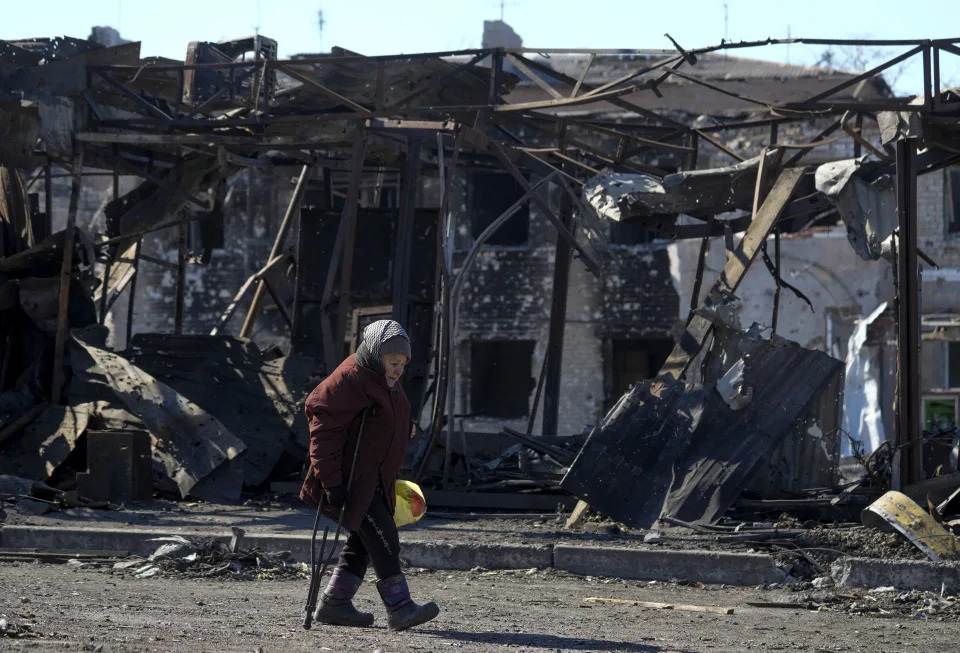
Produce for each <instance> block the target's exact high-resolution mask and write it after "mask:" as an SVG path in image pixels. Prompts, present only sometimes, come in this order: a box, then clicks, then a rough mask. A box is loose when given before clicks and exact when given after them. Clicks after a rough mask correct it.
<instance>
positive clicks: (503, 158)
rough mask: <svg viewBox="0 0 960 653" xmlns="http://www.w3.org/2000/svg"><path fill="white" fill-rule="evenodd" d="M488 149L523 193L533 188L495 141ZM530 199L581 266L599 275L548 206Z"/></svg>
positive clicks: (595, 264)
mask: <svg viewBox="0 0 960 653" xmlns="http://www.w3.org/2000/svg"><path fill="white" fill-rule="evenodd" d="M488 143H489V147H490V148H491V149H492V150H493V153H494V154H495V155H496V157H497V158H498V159H500V162H501V163H502V164H503V166H504V168H506V170H507V172H509V173H510V174H511V175H513V178H514V179H515V180H516V181H517V184H519V185H520V187H521V188H522V189H523V190H524V192H530V191H531V189H532V188H533V187H532V186H531V185H530V182H529V181H527V179H526V177H524V176H523V173H522V172H520V169H519V168H518V167H517V166H516V164H515V163H514V162H513V161H511V160H510V157H509V156H508V155H507V152H506V150H505V149H504V147H503V146H502V145H501V144H500V143H497V142H496V141H488ZM531 198H532V199H533V202H534V204H536V205H537V208H538V209H539V210H540V211H541V212H542V213H543V214H544V215H545V216H546V217H547V219H548V220H550V222H552V223H553V226H554V228H556V230H557V232H558V233H559V235H560V237H561V238H563V239H564V240H566V241H567V242H568V243H569V244H570V246H571V247H573V248H574V249H575V250H576V251H577V253H578V254H579V255H580V257H581V258H582V260H583V264H584V265H586V266H587V269H588V270H590V271H591V272H592V273H593V274H595V275H596V274H599V273H600V265H599V264H598V263H597V262H596V261H595V260H594V258H593V256H592V255H591V254H590V253H589V252H587V251H586V250H585V249H584V248H583V246H581V245H580V243H578V242H577V239H576V238H575V237H574V235H573V234H572V233H570V230H569V229H567V227H566V226H565V225H564V224H563V222H562V221H561V220H560V218H558V217H557V215H556V214H555V213H554V212H553V211H552V210H551V209H550V206H549V205H548V204H547V202H546V200H544V199H543V198H542V197H541V196H540V195H539V194H536V193H534V194H533V195H532V196H531Z"/></svg>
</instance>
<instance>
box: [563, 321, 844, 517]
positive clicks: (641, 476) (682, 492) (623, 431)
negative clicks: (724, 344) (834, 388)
mask: <svg viewBox="0 0 960 653" xmlns="http://www.w3.org/2000/svg"><path fill="white" fill-rule="evenodd" d="M741 351H742V352H743V359H744V363H745V365H744V373H743V377H744V386H745V388H751V389H752V390H751V392H752V399H751V400H750V402H749V403H748V404H747V405H746V406H745V407H744V408H742V409H741V410H734V409H733V408H731V407H730V406H728V405H727V403H726V402H725V401H724V399H723V398H722V397H721V396H720V394H719V393H718V392H717V391H716V389H715V388H714V387H713V386H703V385H699V384H683V383H679V382H677V383H670V384H668V385H664V384H662V383H660V382H657V381H654V382H647V383H645V384H642V385H638V386H636V387H635V388H633V390H631V392H629V393H628V394H627V395H625V396H624V397H623V398H622V399H621V400H620V402H619V403H618V405H617V406H616V407H615V408H614V409H613V410H612V411H611V412H610V414H608V415H607V417H606V418H605V419H604V421H603V422H602V423H601V424H600V426H598V427H597V428H596V429H595V430H594V431H593V433H591V435H590V437H589V438H588V439H587V442H586V443H585V444H584V447H583V449H582V450H581V451H580V454H579V455H578V456H577V459H576V460H575V461H574V464H573V465H572V466H571V468H570V471H569V473H568V474H567V476H566V477H565V478H564V479H563V482H562V485H563V487H564V489H566V490H568V491H569V492H571V493H573V494H575V495H576V496H578V497H580V498H581V499H583V500H584V501H586V502H587V503H588V504H590V505H591V506H592V507H594V508H596V509H598V510H600V511H601V512H603V513H605V514H607V515H609V516H610V517H613V518H614V519H617V520H619V521H621V522H623V523H625V524H627V525H629V526H633V527H635V528H649V527H650V526H652V525H653V524H654V523H655V522H656V521H657V520H658V519H659V518H660V516H661V515H665V516H666V515H669V516H673V517H677V518H680V519H683V520H685V521H691V522H711V521H714V520H716V519H717V518H719V517H720V516H722V515H723V513H724V512H726V510H727V509H728V508H729V507H730V506H731V505H732V504H733V502H734V501H735V500H736V499H737V497H738V496H739V495H740V493H741V492H742V491H743V490H744V488H746V487H747V485H748V484H749V482H750V481H751V479H752V478H753V477H754V475H755V474H756V473H757V471H758V470H760V469H762V468H764V466H765V465H766V464H767V461H768V460H769V458H770V456H771V454H772V453H773V452H774V451H776V450H777V449H778V447H780V446H781V445H782V443H783V442H784V440H785V439H786V438H787V437H788V436H790V435H791V434H793V433H794V432H795V431H796V427H797V425H798V423H801V422H803V421H804V420H803V418H804V416H805V415H806V414H807V412H808V408H809V407H810V406H811V405H812V404H814V403H815V402H817V401H819V398H820V396H821V394H822V393H823V391H824V389H825V388H826V387H827V386H828V385H829V384H830V383H831V382H832V381H834V380H835V379H836V378H837V376H838V375H839V374H840V372H841V370H842V369H843V363H842V362H841V361H839V360H836V359H834V358H831V357H830V356H827V355H826V354H824V353H821V352H817V351H811V350H808V349H804V348H803V347H801V346H800V345H798V344H796V343H794V342H790V341H788V340H785V339H782V338H778V337H774V339H772V340H759V339H749V338H746V337H745V338H744V339H743V340H742V341H741Z"/></svg>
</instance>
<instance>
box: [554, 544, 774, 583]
mask: <svg viewBox="0 0 960 653" xmlns="http://www.w3.org/2000/svg"><path fill="white" fill-rule="evenodd" d="M553 566H554V567H555V568H556V569H562V570H564V571H569V572H572V573H574V574H581V575H590V576H612V577H615V578H630V579H636V580H664V581H669V580H692V581H699V582H702V583H717V584H719V583H722V584H726V585H763V584H767V583H781V582H783V581H784V580H786V579H787V573H786V572H785V571H784V570H782V569H780V568H779V567H778V566H777V563H776V561H775V560H774V559H773V558H772V557H770V556H767V555H761V554H758V553H717V552H713V551H671V550H659V549H658V550H651V549H628V548H623V547H589V546H571V545H562V544H558V545H556V546H555V547H554V548H553Z"/></svg>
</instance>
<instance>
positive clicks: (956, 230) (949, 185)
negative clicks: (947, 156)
mask: <svg viewBox="0 0 960 653" xmlns="http://www.w3.org/2000/svg"><path fill="white" fill-rule="evenodd" d="M944 174H945V175H946V178H945V179H944V182H945V183H944V202H943V205H944V206H943V210H944V219H945V223H946V224H945V227H946V230H947V235H960V168H958V167H954V168H947V170H946V171H945V173H944Z"/></svg>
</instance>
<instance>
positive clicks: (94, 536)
mask: <svg viewBox="0 0 960 653" xmlns="http://www.w3.org/2000/svg"><path fill="white" fill-rule="evenodd" d="M171 534H175V535H182V536H184V537H188V538H215V539H219V540H221V541H224V542H229V541H230V534H229V533H224V532H222V531H221V532H216V531H210V530H204V531H200V530H190V531H182V530H177V531H175V532H171V531H169V530H158V529H141V528H83V527H78V528H62V527H53V526H31V525H9V526H2V527H0V546H2V547H4V548H15V549H59V550H75V551H129V552H130V553H131V554H134V555H139V556H144V557H146V556H148V555H150V554H151V553H153V552H154V550H156V548H157V543H156V542H152V541H150V540H152V539H154V538H158V537H168V536H170V535H171ZM341 539H342V538H341ZM401 543H402V544H403V549H402V552H401V556H402V557H403V559H404V560H405V561H406V562H407V563H409V564H410V566H412V567H422V568H425V569H449V570H460V571H468V570H470V569H473V568H475V567H483V568H485V569H531V568H537V569H548V568H554V569H559V570H562V571H568V572H571V573H574V574H580V575H583V576H587V575H590V576H607V577H612V578H624V579H631V580H661V581H670V580H689V581H699V582H702V583H715V584H725V585H765V584H768V583H782V582H784V581H786V580H788V576H787V573H786V572H785V571H784V570H783V569H781V568H780V567H779V566H778V564H777V562H776V560H775V559H774V558H773V557H771V556H767V555H763V554H758V553H722V552H713V551H683V550H679V551H678V550H670V549H631V548H626V547H599V546H598V547H592V546H577V545H568V544H556V545H553V546H550V545H540V546H534V545H523V544H485V545H478V544H462V543H456V542H429V541H423V540H401ZM332 544H333V542H332V541H331V542H328V547H330V548H331V549H332V550H331V552H330V559H334V558H335V557H336V555H337V553H338V549H339V547H337V546H330V545H332ZM243 546H244V547H248V548H257V549H259V550H261V551H264V552H269V553H276V552H279V551H289V552H290V553H291V554H292V556H293V558H294V559H295V560H297V561H300V562H308V561H309V560H310V535H309V534H303V533H296V534H294V533H280V534H248V535H245V536H244V538H243ZM832 573H833V577H834V579H835V580H836V582H837V585H839V586H841V587H850V588H853V587H866V588H874V587H895V588H896V589H898V590H911V589H917V590H928V591H934V592H939V591H940V589H941V588H942V587H944V586H945V587H946V589H947V590H949V591H958V590H960V563H935V562H925V561H896V560H877V559H873V558H841V559H840V560H838V561H836V562H835V563H834V564H833V567H832Z"/></svg>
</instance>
